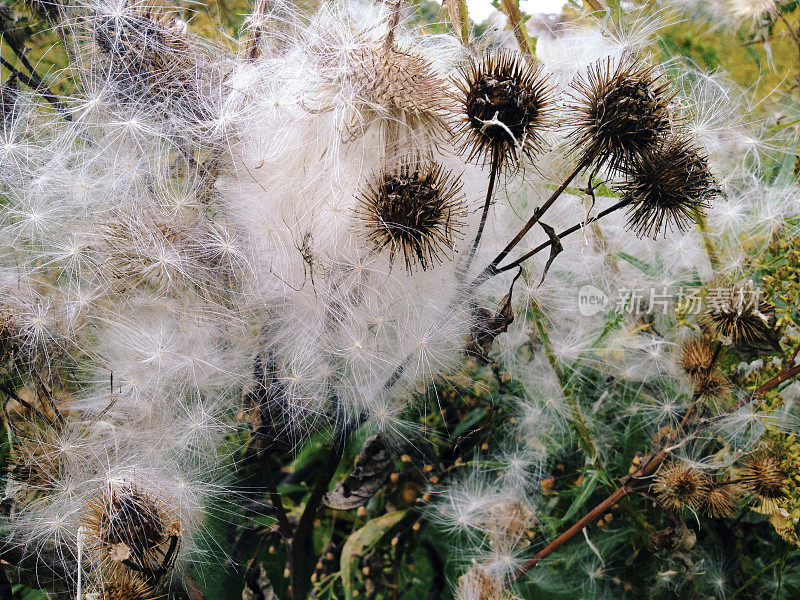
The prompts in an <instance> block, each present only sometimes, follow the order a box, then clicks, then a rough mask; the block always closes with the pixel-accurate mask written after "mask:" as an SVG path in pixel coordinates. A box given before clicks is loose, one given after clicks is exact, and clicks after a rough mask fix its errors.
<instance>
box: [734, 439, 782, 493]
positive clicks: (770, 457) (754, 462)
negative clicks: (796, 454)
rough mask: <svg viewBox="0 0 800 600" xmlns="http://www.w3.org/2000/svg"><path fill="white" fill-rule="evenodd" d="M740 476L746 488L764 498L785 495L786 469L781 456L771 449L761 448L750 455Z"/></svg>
mask: <svg viewBox="0 0 800 600" xmlns="http://www.w3.org/2000/svg"><path fill="white" fill-rule="evenodd" d="M739 477H740V479H741V480H742V486H743V487H744V488H745V489H747V490H748V491H750V492H752V493H753V494H755V495H756V496H758V497H759V498H761V499H763V500H774V499H776V498H780V497H782V496H783V495H784V491H783V486H784V485H785V484H786V482H787V477H786V471H785V470H784V468H783V465H782V463H781V459H780V457H779V456H778V455H777V454H775V453H774V452H772V451H771V450H766V449H765V450H760V451H758V452H755V453H753V454H751V455H750V456H748V457H747V458H746V459H745V460H744V462H743V467H742V470H741V472H740V473H739Z"/></svg>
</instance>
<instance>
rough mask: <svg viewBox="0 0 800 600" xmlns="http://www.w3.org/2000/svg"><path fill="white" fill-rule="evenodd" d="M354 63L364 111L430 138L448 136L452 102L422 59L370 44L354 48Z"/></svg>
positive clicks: (355, 77) (400, 50)
mask: <svg viewBox="0 0 800 600" xmlns="http://www.w3.org/2000/svg"><path fill="white" fill-rule="evenodd" d="M354 59H355V64H356V69H355V74H354V79H355V83H356V85H357V86H358V87H359V89H358V92H357V94H358V97H359V98H360V101H361V102H362V103H363V106H364V108H366V109H367V110H370V111H373V112H375V113H376V114H377V115H378V116H379V117H382V118H388V119H390V120H391V121H392V122H395V123H396V122H401V123H403V124H404V125H406V126H407V127H409V128H411V129H417V128H423V129H425V130H426V132H427V133H429V134H431V135H442V134H446V133H448V131H449V127H448V125H447V116H448V114H449V113H450V111H451V110H452V109H451V104H452V100H451V99H450V97H449V95H448V92H447V85H446V80H445V79H444V78H443V77H441V76H440V75H439V74H437V73H436V70H435V69H434V67H433V65H432V64H431V63H430V62H429V61H428V60H427V59H426V58H424V57H423V56H421V55H419V54H417V53H415V52H414V51H411V50H403V49H399V48H396V47H394V46H392V47H389V48H387V47H385V45H384V44H382V43H374V44H371V45H365V46H363V47H361V48H358V49H357V50H356V51H355V52H354Z"/></svg>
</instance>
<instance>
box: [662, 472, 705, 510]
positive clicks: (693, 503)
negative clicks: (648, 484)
mask: <svg viewBox="0 0 800 600" xmlns="http://www.w3.org/2000/svg"><path fill="white" fill-rule="evenodd" d="M653 490H654V491H655V494H656V498H658V501H659V503H660V504H661V506H663V507H664V508H666V509H667V510H673V511H679V510H681V509H683V508H689V509H692V510H696V509H697V508H698V507H699V506H700V505H701V504H702V502H703V501H704V500H705V497H706V494H707V492H708V481H707V479H706V477H705V476H704V475H703V474H702V473H701V472H700V471H698V470H697V469H693V468H690V467H686V466H684V465H678V464H674V465H671V466H669V467H667V468H666V469H663V470H662V471H661V472H659V474H658V475H656V478H655V483H654V484H653Z"/></svg>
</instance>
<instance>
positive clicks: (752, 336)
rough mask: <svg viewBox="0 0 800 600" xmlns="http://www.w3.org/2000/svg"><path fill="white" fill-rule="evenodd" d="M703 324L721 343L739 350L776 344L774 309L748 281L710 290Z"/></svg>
mask: <svg viewBox="0 0 800 600" xmlns="http://www.w3.org/2000/svg"><path fill="white" fill-rule="evenodd" d="M702 322H703V323H702V324H703V325H704V326H706V327H707V328H709V329H711V330H712V331H713V332H714V333H715V334H716V335H717V336H718V337H719V339H720V340H722V341H723V342H725V343H728V344H732V345H734V346H739V347H747V346H759V345H763V344H769V345H770V346H771V347H774V346H776V345H777V340H778V339H780V334H779V332H778V330H777V327H776V322H775V307H774V306H773V305H772V304H771V303H770V302H768V301H767V300H766V299H764V298H763V297H762V295H761V290H760V289H758V288H756V287H755V286H754V285H753V282H752V281H750V280H747V281H746V282H744V283H740V284H737V283H734V284H731V285H727V286H720V287H714V288H711V289H710V290H709V295H708V302H707V308H706V311H705V314H704V317H703V319H702Z"/></svg>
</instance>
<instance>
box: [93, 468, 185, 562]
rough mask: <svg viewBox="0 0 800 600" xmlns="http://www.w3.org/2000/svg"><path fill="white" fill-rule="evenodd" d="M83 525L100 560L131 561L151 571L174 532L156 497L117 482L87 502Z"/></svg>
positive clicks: (172, 521)
mask: <svg viewBox="0 0 800 600" xmlns="http://www.w3.org/2000/svg"><path fill="white" fill-rule="evenodd" d="M82 525H83V526H84V528H85V529H86V531H87V532H88V535H89V539H90V540H92V541H93V542H94V546H95V551H96V552H97V553H98V554H99V558H100V559H101V560H103V561H107V562H108V561H110V562H111V563H112V564H113V563H117V562H120V561H122V560H131V561H132V562H133V563H134V564H136V565H137V566H139V567H141V568H143V569H150V570H152V569H153V568H154V567H155V566H156V565H158V564H160V562H161V560H162V558H163V556H164V550H165V548H164V546H165V542H166V541H167V539H168V538H169V537H170V536H171V535H173V532H174V531H176V525H175V523H174V519H172V518H171V517H170V514H169V511H168V510H167V509H166V508H165V507H164V506H163V503H162V502H160V501H159V500H158V499H157V498H156V497H155V496H152V495H150V494H148V493H146V492H144V491H142V490H140V489H138V488H136V487H134V486H132V485H130V484H125V483H118V482H116V483H109V485H108V487H107V488H106V489H105V490H102V491H101V492H99V493H98V494H96V495H95V496H94V497H93V498H92V499H91V500H90V501H89V503H88V505H87V509H86V513H85V515H84V518H83V521H82ZM177 529H179V527H178V528H177Z"/></svg>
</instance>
